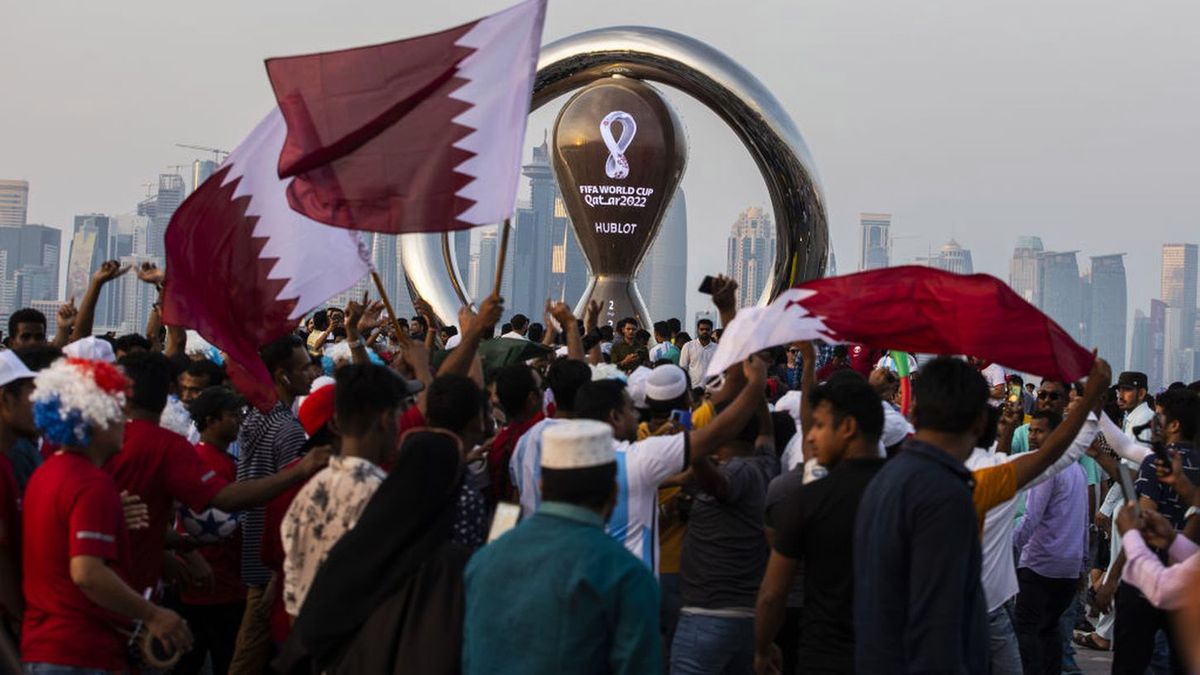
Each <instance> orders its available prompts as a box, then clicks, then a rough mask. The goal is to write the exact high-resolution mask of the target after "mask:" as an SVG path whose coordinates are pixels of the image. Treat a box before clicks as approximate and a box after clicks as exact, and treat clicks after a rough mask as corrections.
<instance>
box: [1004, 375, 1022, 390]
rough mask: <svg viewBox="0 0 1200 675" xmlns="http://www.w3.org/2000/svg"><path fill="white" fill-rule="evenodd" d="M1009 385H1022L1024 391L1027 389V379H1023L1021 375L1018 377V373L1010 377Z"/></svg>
mask: <svg viewBox="0 0 1200 675" xmlns="http://www.w3.org/2000/svg"><path fill="white" fill-rule="evenodd" d="M1008 383H1009V384H1019V385H1021V388H1022V389H1024V388H1025V378H1023V377H1021V376H1020V375H1017V374H1016V373H1013V374H1012V375H1009V376H1008Z"/></svg>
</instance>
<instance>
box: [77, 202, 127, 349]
mask: <svg viewBox="0 0 1200 675" xmlns="http://www.w3.org/2000/svg"><path fill="white" fill-rule="evenodd" d="M114 225H115V224H114V223H113V222H112V219H111V218H109V217H108V216H106V215H104V214H101V213H89V214H85V215H81V216H75V229H74V234H73V235H72V237H71V245H70V248H69V249H68V251H67V288H66V292H65V293H64V296H63V297H64V299H71V298H74V299H75V301H76V302H79V301H81V300H82V299H83V294H84V293H85V292H86V291H87V287H88V284H89V283H90V282H91V278H92V274H93V273H94V272H95V271H96V270H98V269H100V266H101V265H102V264H104V261H105V260H109V249H110V248H111V247H112V242H111V241H110V239H111V238H112V236H113V235H115V234H116V232H115V231H114V230H115V227H114ZM124 255H129V253H128V252H127V253H125V254H124ZM109 286H110V285H109V284H105V286H104V288H103V289H101V291H100V298H99V301H98V302H97V303H96V316H95V325H97V326H101V327H107V326H109V325H110V324H111V317H110V315H109V308H110V306H111V304H112V295H113V292H112V289H111V288H110V287H109Z"/></svg>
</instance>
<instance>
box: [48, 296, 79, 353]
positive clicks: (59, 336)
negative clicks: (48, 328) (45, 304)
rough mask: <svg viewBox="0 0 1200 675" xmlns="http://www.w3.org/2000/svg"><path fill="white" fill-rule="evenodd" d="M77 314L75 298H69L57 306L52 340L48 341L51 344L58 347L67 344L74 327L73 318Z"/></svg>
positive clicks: (76, 316) (60, 347)
mask: <svg viewBox="0 0 1200 675" xmlns="http://www.w3.org/2000/svg"><path fill="white" fill-rule="evenodd" d="M78 316H79V310H78V309H76V308H75V298H71V299H70V300H68V301H67V302H64V303H63V304H62V305H61V306H59V308H58V315H57V321H56V322H55V323H56V327H55V329H54V340H53V341H52V342H51V343H50V344H51V345H53V346H55V347H58V348H59V349H62V348H63V347H66V346H67V342H68V341H70V339H71V331H72V329H73V328H74V327H75V319H76V318H78Z"/></svg>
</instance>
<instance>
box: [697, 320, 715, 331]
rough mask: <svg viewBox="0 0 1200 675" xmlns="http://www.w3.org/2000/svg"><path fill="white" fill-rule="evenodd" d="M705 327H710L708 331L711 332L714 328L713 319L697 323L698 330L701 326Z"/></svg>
mask: <svg viewBox="0 0 1200 675" xmlns="http://www.w3.org/2000/svg"><path fill="white" fill-rule="evenodd" d="M705 325H706V326H708V329H709V330H710V331H711V330H712V327H713V322H712V319H700V320H699V321H697V322H696V330H699V329H700V326H705Z"/></svg>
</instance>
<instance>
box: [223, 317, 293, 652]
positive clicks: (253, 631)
mask: <svg viewBox="0 0 1200 675" xmlns="http://www.w3.org/2000/svg"><path fill="white" fill-rule="evenodd" d="M259 356H260V357H261V358H262V360H263V363H264V364H265V365H266V367H267V371H268V372H270V373H271V379H272V380H273V381H274V383H275V395H276V396H277V397H278V398H279V401H278V402H276V403H275V407H273V408H271V410H269V411H268V412H266V413H264V412H262V411H260V410H257V409H251V411H250V414H248V415H247V416H246V419H245V421H244V422H242V429H241V432H240V433H239V434H238V444H239V445H240V446H241V452H240V455H239V456H238V467H237V479H238V480H239V481H244V480H253V479H255V478H264V477H266V476H271V475H273V474H275V473H278V472H279V471H280V470H281V469H283V467H285V466H287V465H288V464H289V463H291V462H292V461H293V460H295V459H297V458H298V457H300V453H301V448H302V447H303V446H304V442H305V441H306V440H307V436H306V435H305V433H304V427H302V426H300V420H298V419H296V415H295V414H294V413H292V403H293V402H294V401H295V400H296V397H297V396H302V395H304V394H307V393H308V391H309V387H310V386H311V385H312V376H311V375H310V374H309V364H310V362H311V361H310V359H309V356H308V351H307V350H306V349H305V346H304V342H303V341H301V340H300V338H298V337H296V336H295V335H286V336H284V337H282V338H280V339H278V340H276V341H275V342H272V343H271V344H269V345H267V346H266V347H263V348H262V350H261V351H260V352H259ZM265 517H266V510H265V509H264V508H262V507H259V508H255V509H249V510H247V511H244V512H243V513H242V520H241V530H242V583H243V584H245V585H246V587H247V589H246V613H245V614H244V615H243V616H242V627H241V629H240V630H239V631H238V638H237V646H236V648H235V650H234V655H233V661H232V663H231V664H230V667H229V672H230V673H261V672H263V671H264V670H266V667H267V661H268V660H269V659H270V655H271V625H270V606H271V598H267V599H266V601H264V599H263V598H264V596H265V595H267V593H268V588H269V584H270V582H271V581H272V580H271V571H270V570H269V569H267V567H266V566H264V565H263V564H262V538H263V521H264V519H265ZM278 585H279V582H278V581H276V583H275V584H270V593H271V595H272V596H274V594H275V593H277V592H278V590H277V589H278Z"/></svg>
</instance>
